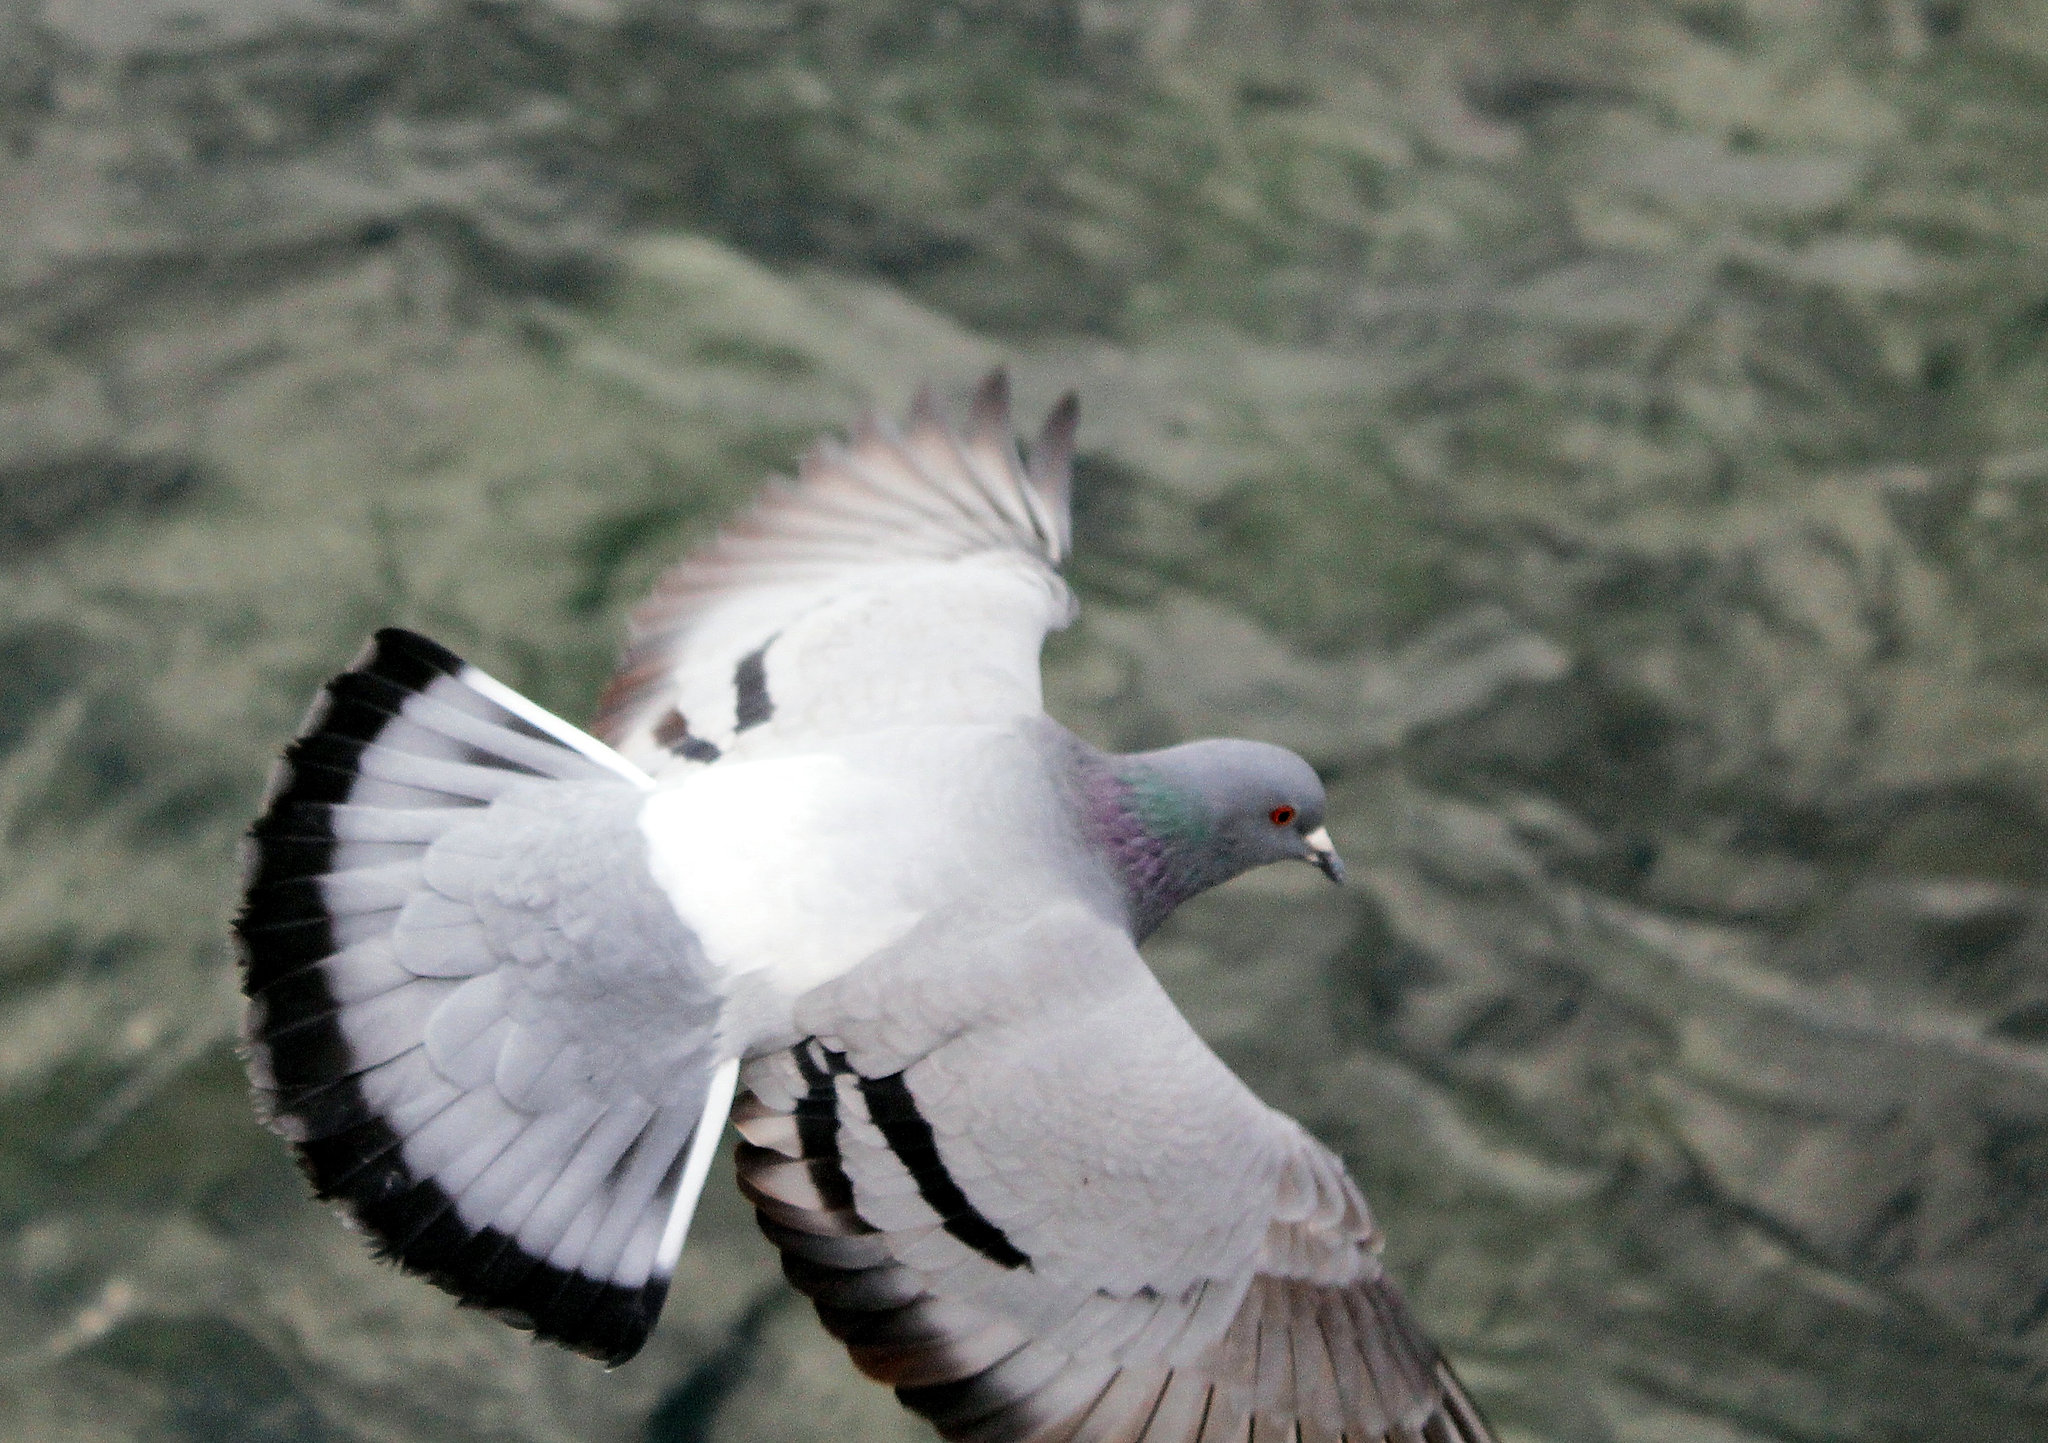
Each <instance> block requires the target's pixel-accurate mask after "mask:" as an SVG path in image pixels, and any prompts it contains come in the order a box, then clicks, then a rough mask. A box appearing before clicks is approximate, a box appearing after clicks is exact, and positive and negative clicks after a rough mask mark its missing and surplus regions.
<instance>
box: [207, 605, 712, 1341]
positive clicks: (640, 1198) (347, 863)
mask: <svg viewBox="0 0 2048 1443" xmlns="http://www.w3.org/2000/svg"><path fill="white" fill-rule="evenodd" d="M645 782H646V779H645V777H644V776H642V775H641V774H639V773H638V772H637V770H636V769H634V768H633V767H631V766H630V764H628V763H626V762H625V761H623V759H620V758H618V757H617V756H616V755H615V754H613V753H612V752H611V751H610V749H609V748H607V747H604V746H603V745H602V744H601V743H598V742H596V741H595V740H594V739H591V738H588V737H584V736H582V734H581V733H578V732H576V731H575V729H574V728H571V727H569V726H568V725H567V724H566V723H564V722H561V721H560V720H558V719H556V718H554V717H552V716H549V715H548V714H547V713H546V712H543V711H541V710H540V709H539V708H538V707H535V706H533V704H532V703H530V702H527V701H525V699H524V698H520V697H518V696H516V694H514V693H511V692H509V691H508V690H507V689H505V688H504V687H503V686H502V685H500V684H498V683H496V682H494V681H491V680H490V679H489V678H488V677H485V676H484V675H483V674H482V673H480V672H478V671H476V670H475V669H474V668H473V667H470V666H468V665H466V664H465V663H464V662H463V661H462V660H461V659H460V658H459V657H456V656H455V655H453V654H452V653H450V652H448V651H446V650H445V649H443V648H442V647H440V646H437V645H436V644H434V643H433V642H431V641H428V640H427V639H426V638H424V637H419V636H415V635H412V634H411V633H408V632H403V631H396V630H388V631H382V632H379V633H378V634H377V636H376V638H375V640H374V641H372V642H371V644H370V645H369V647H368V648H367V649H366V650H365V651H364V652H363V654H362V655H361V656H360V657H358V658H357V660H356V663H355V665H354V666H353V667H352V668H351V669H350V670H349V671H348V672H346V673H344V674H343V675H341V676H339V677H337V678H335V679H334V680H333V681H332V682H330V683H329V684H328V686H327V687H326V689H325V690H324V691H323V692H322V694H321V697H320V699H319V701H318V702H317V703H316V704H315V705H314V707H313V709H312V712H311V713H310V714H309V715H308V717H307V718H306V721H305V724H304V726H303V728H302V730H301V734H300V737H299V740H298V741H296V742H295V743H293V745H292V747H291V748H290V750H289V751H288V752H287V753H286V754H285V758H284V761H283V762H282V763H281V764H280V766H279V767H278V770H277V774H276V776H275V778H274V780H273V782H272V785H271V790H270V794H269V798H268V803H267V807H266V810H265V811H264V814H263V816H262V817H261V819H260V820H258V821H257V823H256V824H255V826H254V828H253V829H252V830H251V833H250V838H249V843H248V850H247V876H246V890H245V896H244V905H243V909H242V912H241V915H240V916H239V918H238V919H237V921H236V924H235V934H236V939H237V942H238V944H239V950H240V954H241V960H242V985H243V990H244V992H245V993H246V994H247V996H248V998H249V1005H248V1010H247V1014H246V1018H245V1025H244V1036H245V1043H246V1057H247V1060H248V1064H249V1069H250V1073H251V1076H252V1078H253V1079H254V1081H255V1083H256V1086H257V1090H258V1100H259V1105H260V1106H261V1107H262V1108H263V1109H264V1110H265V1111H266V1113H267V1116H268V1120H269V1122H270V1124H271V1126H272V1127H273V1128H275V1129H276V1130H277V1131H278V1132H280V1133H282V1134H283V1135H284V1136H285V1137H286V1138H287V1139H289V1140H290V1141H291V1143H292V1144H293V1147H294V1150H295V1151H296V1152H297V1154H298V1157H299V1161H300V1163H301V1165H302V1166H303V1167H304V1169H305V1171H306V1174H307V1176H308V1177H309V1178H310V1179H311V1181H312V1183H313V1186H314V1188H315V1190H316V1191H317V1192H318V1193H319V1195H320V1196H321V1197H323V1198H328V1199H331V1200H333V1201H335V1202H337V1203H339V1204H340V1205H341V1206H342V1207H343V1208H344V1209H346V1211H347V1212H348V1213H349V1214H350V1215H351V1216H352V1217H353V1218H354V1220H355V1221H356V1222H357V1223H359V1224H360V1225H361V1226H362V1228H363V1229H364V1230H365V1231H367V1232H369V1233H370V1234H371V1235H373V1236H374V1237H375V1239H376V1240H377V1242H378V1245H379V1248H380V1250H381V1251H382V1252H383V1253H384V1254H385V1255H386V1256H388V1257H390V1258H392V1259H395V1260H396V1261H397V1262H398V1263H399V1264H400V1265H401V1266H402V1267H404V1268H406V1269H407V1270H408V1271H411V1272H415V1273H420V1274H423V1275H425V1276H426V1277H427V1278H429V1279H431V1280H432V1281H433V1282H435V1283H437V1284H439V1285H440V1286H441V1287H443V1288H446V1289H447V1290H448V1291H450V1292H452V1293H454V1294H455V1295H456V1296H457V1297H459V1298H460V1299H461V1300H462V1301H463V1302H464V1303H466V1304H468V1305H470V1306H474V1307H480V1308H486V1309H489V1310H491V1311H493V1312H495V1313H497V1314H499V1315H500V1316H501V1317H504V1318H505V1319H506V1320H507V1321H508V1322H512V1323H515V1324H516V1325H518V1326H521V1327H526V1328H531V1329H533V1330H534V1331H535V1332H537V1333H539V1334H540V1335H541V1336H543V1337H547V1338H550V1339H553V1340H555V1341H557V1342H560V1343H563V1344H566V1345H567V1346H569V1347H571V1348H574V1349H576V1350H577V1351H579V1352H584V1353H589V1354H591V1355H593V1356H596V1357H599V1358H603V1359H605V1360H607V1361H609V1362H620V1361H623V1360H624V1359H626V1358H628V1357H631V1356H632V1355H633V1353H634V1352H636V1351H637V1350H638V1349H639V1347H640V1345H641V1343H642V1342H643V1341H644V1340H645V1338H646V1336H647V1333H648V1330H649V1329H650V1328H651V1327H652V1325H653V1323H654V1319H655V1316H656V1314H657V1313H658V1312H659V1310H660V1308H661V1303H662V1299H663V1296H664V1294H665V1293H666V1291H667V1288H668V1281H669V1275H670V1273H671V1271H672V1270H673V1267H674V1263H675V1252H676V1250H677V1249H678V1248H679V1247H680V1245H681V1236H680V1227H679V1224H682V1223H686V1222H687V1217H688V1209H689V1206H690V1205H691V1204H692V1203H693V1202H694V1200H695V1193H694V1191H693V1190H692V1187H691V1186H686V1183H687V1184H691V1185H694V1186H701V1183H702V1177H703V1166H704V1162H705V1160H706V1159H707V1158H708V1154H709V1146H710V1143H711V1142H712V1141H713V1140H714V1139H715V1137H716V1135H717V1131H718V1129H719V1128H720V1127H721V1125H722V1122H723V1116H724V1114H723V1111H722V1110H721V1108H720V1106H719V1104H722V1103H723V1101H724V1097H722V1096H720V1095H718V1094H717V1093H716V1092H715V1091H714V1090H713V1089H712V1070H713V1069H712V1062H711V1059H710V1058H709V1056H708V1055H700V1054H699V1052H696V1051H691V1050H690V1047H691V1045H692V1038H693V1036H694V1035H695V1034H693V1033H692V1031H691V1027H690V1025H689V1024H690V1022H691V1020H692V1019H695V1020H696V1021H697V1022H698V1023H700V1024H702V1026H701V1028H700V1032H701V1035H702V1036H708V1035H709V1032H708V1028H709V1021H710V1019H711V1017H712V1015H713V1014H712V1011H711V1003H710V1002H709V1000H708V998H700V997H699V996H698V995H697V988H696V983H695V981H694V979H693V977H692V975H691V973H690V971H689V969H688V965H687V964H688V960H689V957H688V954H689V950H690V948H691V946H692V945H693V944H692V940H691V939H690V937H689V935H688V934H687V933H686V932H685V931H684V930H683V929H682V926H681V924H680V922H678V921H676V920H675V919H674V917H673V913H672V911H671V912H670V913H669V914H668V915H667V919H666V921H664V920H663V916H662V914H661V912H660V909H659V908H658V907H656V906H654V905H653V904H652V902H651V901H650V900H649V898H647V897H646V896H643V895H641V894H640V893H638V892H636V890H635V885H636V884H635V883H634V882H633V880H632V879H633V870H632V868H631V867H630V866H621V865H619V864H620V861H621V848H622V847H625V848H630V846H631V845H632V844H633V843H634V841H635V840H636V839H637V836H638V834H637V831H635V830H634V828H633V827H632V826H631V818H632V817H633V816H634V815H635V812H636V809H637V806H638V799H639V797H640V795H641V791H640V788H641V787H642V786H644V785H645ZM558 853H559V854H561V857H560V859H558V857H557V854H558ZM584 857H588V858H589V859H590V860H589V862H588V863H587V864H583V865H582V868H581V870H580V871H579V863H580V862H581V859H582V858H584ZM624 860H625V861H628V862H630V861H631V860H632V858H631V856H630V854H628V855H626V856H625V858H624ZM640 871H641V872H642V873H644V871H645V868H644V865H643V866H641V868H640ZM621 876H623V877H624V878H625V879H626V880H625V881H624V882H623V883H622V882H621V881H620V880H618V879H619V877H621ZM637 885H638V886H640V887H645V888H647V889H648V890H649V891H651V890H652V884H651V883H648V882H644V881H643V882H640V883H638V884H637ZM619 918H623V919H625V920H624V922H623V924H622V923H620V922H618V921H617V920H615V919H619ZM594 919H598V920H600V921H601V920H602V919H614V920H613V921H612V922H611V923H610V925H613V926H615V927H616V926H621V925H623V926H624V928H625V930H624V932H623V934H622V935H621V936H618V937H613V938H610V939H609V941H611V942H613V943H616V942H618V941H621V940H623V941H624V942H626V943H627V944H630V945H631V946H633V947H635V948H637V949H638V950H639V952H640V954H641V955H640V956H639V957H637V958H636V959H634V965H635V967H636V969H637V971H636V976H637V977H638V979H639V981H640V991H639V993H638V994H637V995H635V996H633V997H632V998H631V999H630V1000H631V1002H632V1003H633V1004H634V1005H636V1006H638V1007H639V1008H641V1009H642V1010H643V1011H650V1012H655V1013H658V1014H659V1015H660V1020H661V1021H662V1023H663V1024H664V1028H665V1030H666V1032H668V1033H673V1034H677V1035H679V1036H680V1037H681V1039H682V1040H681V1042H680V1043H678V1044H676V1045H674V1046H671V1047H670V1049H669V1050H668V1051H667V1052H663V1051H660V1050H659V1049H655V1050H653V1051H647V1050H646V1049H642V1050H641V1055H640V1056H639V1057H638V1059H637V1061H638V1063H639V1070H638V1071H637V1072H636V1071H635V1069H634V1068H633V1067H631V1066H627V1065H625V1064H624V1063H622V1062H621V1061H620V1060H619V1056H618V1054H631V1053H632V1052H633V1051H634V1048H633V1045H632V1043H633V1039H631V1038H630V1037H628V1038H627V1039H626V1045H624V1046H616V1047H608V1046H605V1045H600V1043H601V1042H609V1040H610V1039H612V1038H614V1037H616V1036H618V1034H619V1033H620V1031H621V1029H620V1027H619V1026H618V1024H617V1022H616V1021H615V1019H613V1018H612V1017H611V1016H609V1015H608V1014H604V1013H602V1012H601V1011H597V1010H594V1009H592V1008H589V1007H585V1008H584V1009H583V1011H582V1012H581V1013H580V1014H579V1010H578V999H577V997H576V996H575V995H574V987H573V981H574V978H573V977H569V982H570V984H571V985H569V986H568V987H567V988H566V989H565V985H564V983H565V975H566V974H580V975H584V976H587V975H588V971H589V969H588V967H587V966H585V965H584V964H583V962H582V959H580V958H578V957H576V956H574V955H570V954H569V953H568V952H566V951H565V950H564V941H563V939H564V938H565V937H567V936H569V935H570V934H579V935H587V934H588V931H589V929H590V928H591V926H593V925H594V924H595V923H594ZM565 929H566V930H565ZM611 950H620V949H619V948H618V947H616V946H613V947H612V948H611ZM514 954H517V955H514ZM648 957H652V958H653V959H654V962H653V964H652V965H650V963H649V962H648V961H647V960H646V959H647V958H648ZM663 957H667V958H668V959H669V960H670V961H671V962H672V963H674V964H675V965H672V966H670V967H668V968H666V969H665V970H664V968H663V967H662V966H661V965H659V964H660V960H661V959H662V958H663ZM604 980H605V979H602V978H600V979H599V981H600V983H602V982H603V981H604ZM522 1003H523V1004H524V1005H522ZM515 1013H516V1014H518V1015H517V1016H515ZM723 1078H724V1081H725V1083H726V1085H727V1087H728V1088H729V1087H730V1083H731V1071H730V1069H727V1070H726V1072H725V1073H724V1074H723ZM650 1079H663V1080H664V1081H662V1084H661V1085H659V1086H651V1085H649V1080H650ZM727 1095H729V1093H728V1094H727ZM714 1114H715V1115H714ZM706 1128H709V1129H710V1131H709V1134H708V1135H706V1133H705V1130H706ZM693 1139H695V1140H696V1141H697V1145H696V1146H695V1147H693V1146H692V1141H693Z"/></svg>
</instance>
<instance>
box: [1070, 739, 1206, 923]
mask: <svg viewBox="0 0 2048 1443" xmlns="http://www.w3.org/2000/svg"><path fill="white" fill-rule="evenodd" d="M1082 798H1083V806H1084V809H1085V814H1086V817H1087V824H1088V831H1089V836H1090V839H1091V840H1092V841H1093V842H1094V844H1095V846H1096V848H1097V849H1098V850H1099V851H1100V852H1101V854H1102V856H1103V858H1104V859H1105V860H1106V861H1107V862H1108V863H1109V866H1110V870H1111V872H1112V873H1113V874H1114V875H1115V877H1116V880H1117V881H1119V882H1120V883H1122V885H1123V892H1124V904H1125V907H1126V909H1127V912H1128V915H1129V917H1130V921H1131V933H1132V935H1133V936H1134V937H1136V938H1137V939H1138V940H1139V941H1143V940H1144V939H1145V938H1146V937H1148V936H1150V935H1151V934H1152V933H1153V932H1154V931H1155V930H1156V929H1157V928H1158V926H1159V924H1160V923H1161V922H1164V921H1165V920H1166V919H1167V917H1168V916H1169V915H1170V914H1171V913H1172V911H1173V909H1174V908H1176V907H1178V906H1179V905H1180V904H1181V903H1183V902H1185V901H1187V900H1188V898H1190V897H1192V896H1195V895H1196V894H1197V893H1199V892H1204V891H1207V890H1208V889H1209V888H1210V887H1213V886H1215V885H1216V884H1217V883H1218V882H1221V881H1225V880H1227V878H1228V876H1229V872H1228V871H1227V870H1224V869H1221V868H1219V866H1218V865H1217V863H1219V862H1220V860H1221V859H1220V858H1219V857H1217V856H1216V854H1215V848H1214V845H1213V839H1212V827H1211V823H1210V820H1209V818H1208V816H1207V814H1206V812H1205V811H1204V810H1203V809H1202V807H1201V806H1200V804H1199V802H1197V801H1196V800H1195V799H1194V798H1193V797H1191V796H1189V795H1188V794H1187V793H1186V792H1185V791H1183V790H1182V789H1180V788H1178V787H1176V786H1174V785H1173V784H1172V782H1170V781H1169V780H1168V779H1167V778H1166V777H1164V776H1162V775H1161V774H1160V773H1159V771H1158V770H1157V769H1156V768H1154V767H1152V766H1150V765H1148V764H1147V763H1146V762H1145V761H1144V760H1142V759H1140V758H1137V757H1118V756H1110V757H1102V758H1101V759H1100V761H1099V762H1098V763H1097V764H1096V765H1094V766H1091V767H1089V768H1087V770H1086V771H1085V772H1084V774H1083V781H1082Z"/></svg>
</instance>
